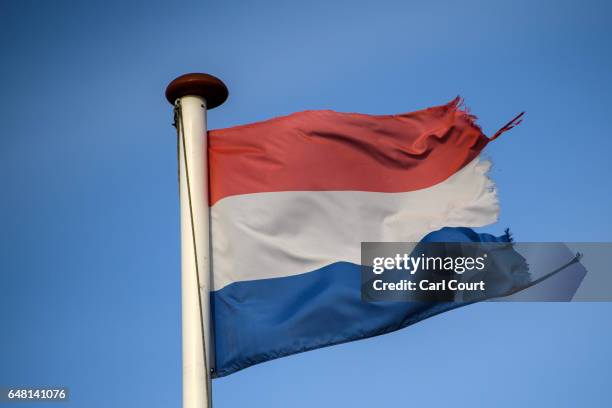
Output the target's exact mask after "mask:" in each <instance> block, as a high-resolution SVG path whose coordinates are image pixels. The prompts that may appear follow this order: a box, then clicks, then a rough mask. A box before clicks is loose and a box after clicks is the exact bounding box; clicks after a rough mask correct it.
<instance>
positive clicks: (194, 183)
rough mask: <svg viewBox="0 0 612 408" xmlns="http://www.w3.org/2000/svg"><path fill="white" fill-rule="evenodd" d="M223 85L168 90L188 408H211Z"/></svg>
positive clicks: (201, 80)
mask: <svg viewBox="0 0 612 408" xmlns="http://www.w3.org/2000/svg"><path fill="white" fill-rule="evenodd" d="M227 95H228V91H227V88H226V87H225V85H224V84H223V82H221V81H220V80H219V79H217V78H215V77H213V76H211V75H206V74H187V75H183V76H180V77H178V78H176V79H175V80H174V81H172V82H171V83H170V85H168V88H167V89H166V97H167V99H168V101H169V102H170V103H172V104H173V105H174V106H175V126H176V127H177V134H178V162H179V192H180V212H181V296H182V332H183V408H204V407H211V406H212V383H211V377H210V374H211V371H212V369H213V368H214V353H213V351H214V347H213V343H212V342H213V335H212V328H211V315H210V290H211V287H212V279H211V270H210V249H209V248H210V211H209V205H208V160H207V158H208V156H207V133H206V110H207V108H208V109H212V108H215V107H216V106H219V105H220V104H222V103H223V102H224V101H225V99H227Z"/></svg>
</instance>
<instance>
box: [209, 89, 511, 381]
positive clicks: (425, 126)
mask: <svg viewBox="0 0 612 408" xmlns="http://www.w3.org/2000/svg"><path fill="white" fill-rule="evenodd" d="M519 118H520V115H519V117H517V118H515V119H514V120H513V121H511V122H510V123H508V124H507V125H506V126H504V127H503V128H502V129H501V130H500V131H499V132H497V133H496V134H495V135H494V136H493V137H491V138H488V137H486V136H485V135H484V134H483V132H482V131H481V129H480V128H479V127H478V125H477V124H476V123H475V117H474V116H472V115H470V114H469V113H468V112H467V111H466V110H464V109H462V107H461V102H460V100H459V98H457V99H455V100H453V101H452V102H450V103H448V104H445V105H442V106H437V107H433V108H429V109H424V110H420V111H417V112H412V113H406V114H399V115H385V116H374V115H363V114H354V113H338V112H333V111H306V112H300V113H295V114H292V115H289V116H285V117H280V118H275V119H272V120H269V121H264V122H259V123H255V124H250V125H244V126H237V127H233V128H229V129H221V130H215V131H211V132H209V147H208V160H209V174H210V176H209V177H210V198H209V204H210V213H211V247H212V248H211V249H212V271H213V276H212V288H213V290H212V292H211V306H212V320H213V325H214V330H213V332H214V349H215V353H214V354H215V355H214V372H213V376H215V377H220V376H224V375H227V374H230V373H232V372H235V371H237V370H240V369H243V368H245V367H248V366H250V365H253V364H256V363H259V362H263V361H266V360H270V359H273V358H277V357H282V356H286V355H289V354H294V353H298V352H302V351H306V350H312V349H315V348H319V347H324V346H328V345H333V344H338V343H343V342H347V341H351V340H357V339H362V338H366V337H371V336H375V335H379V334H383V333H387V332H390V331H393V330H397V329H400V328H402V327H405V326H407V325H410V324H412V323H414V322H417V321H419V320H422V319H424V318H427V317H429V316H432V315H434V314H437V313H440V312H442V311H445V310H448V309H450V308H452V307H454V306H452V305H449V304H443V303H439V304H428V303H422V304H418V303H410V302H382V303H366V302H362V301H361V293H360V248H361V245H360V244H361V242H366V241H370V242H386V241H399V242H419V241H421V240H423V239H424V238H425V237H427V238H426V239H427V240H438V241H445V240H447V241H457V240H467V241H480V240H485V241H491V240H493V241H495V240H501V241H503V240H505V239H507V237H501V238H499V239H498V238H495V237H492V236H490V235H486V234H476V233H474V232H473V231H471V230H470V229H469V228H471V227H481V226H485V225H488V224H491V223H494V222H495V221H496V220H497V217H498V212H499V204H498V200H497V196H496V192H495V186H494V184H493V182H492V181H491V180H490V179H489V178H488V176H487V172H488V170H489V167H490V164H489V163H488V162H487V161H484V160H482V159H481V158H480V157H479V155H480V153H481V151H482V150H483V149H484V148H485V147H486V146H487V144H488V143H489V142H490V141H491V140H493V139H494V138H496V137H497V136H499V135H500V134H501V133H502V132H504V131H506V130H508V129H510V128H512V127H513V126H515V125H516V124H518V122H520V120H519ZM449 227H450V228H449ZM432 234H433V235H432Z"/></svg>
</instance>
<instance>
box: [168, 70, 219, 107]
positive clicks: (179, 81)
mask: <svg viewBox="0 0 612 408" xmlns="http://www.w3.org/2000/svg"><path fill="white" fill-rule="evenodd" d="M187 95H195V96H201V97H202V98H204V100H206V108H207V109H213V108H216V107H217V106H219V105H221V104H222V103H223V102H225V100H226V99H227V96H228V95H229V91H228V90H227V87H226V86H225V84H224V83H223V81H221V80H220V79H219V78H217V77H215V76H212V75H209V74H200V73H192V74H185V75H181V76H180V77H178V78H176V79H175V80H174V81H172V82H170V84H169V85H168V87H167V88H166V99H168V102H170V104H171V105H174V102H175V101H176V100H177V99H178V98H181V97H183V96H187Z"/></svg>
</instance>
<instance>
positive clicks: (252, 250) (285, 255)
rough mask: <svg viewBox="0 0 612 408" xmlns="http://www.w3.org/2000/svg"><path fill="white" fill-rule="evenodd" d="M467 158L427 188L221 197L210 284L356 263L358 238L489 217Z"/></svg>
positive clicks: (481, 171)
mask: <svg viewBox="0 0 612 408" xmlns="http://www.w3.org/2000/svg"><path fill="white" fill-rule="evenodd" d="M489 167H490V163H489V162H488V161H479V159H478V158H477V159H475V160H474V161H472V162H471V163H470V164H468V165H467V166H465V167H464V168H463V169H461V170H460V171H459V172H457V173H455V174H454V175H452V176H451V177H450V178H448V179H447V180H445V181H443V182H441V183H439V184H436V185H435V186H432V187H429V188H426V189H422V190H417V191H411V192H405V193H372V192H363V191H286V192H272V193H254V194H244V195H237V196H230V197H226V198H224V199H223V200H220V201H218V202H217V203H216V204H215V205H214V206H213V207H212V209H211V217H212V249H213V261H212V262H213V280H214V282H213V287H214V290H219V289H221V288H223V287H224V286H226V285H229V284H230V283H233V282H239V281H245V280H254V279H265V278H276V277H283V276H291V275H297V274H301V273H305V272H309V271H313V270H316V269H319V268H321V267H324V266H326V265H329V264H331V263H334V262H338V261H348V262H353V263H357V264H359V263H360V258H361V242H362V241H363V242H366V241H369V242H385V241H400V242H418V241H420V240H421V238H423V237H424V236H425V235H427V234H428V233H429V232H432V231H436V230H438V229H440V228H442V227H445V226H448V227H459V226H462V227H479V226H483V225H487V224H490V223H493V222H495V221H496V220H497V215H498V213H499V204H498V201H497V196H496V193H495V189H494V185H493V182H492V181H491V180H490V179H489V178H488V177H487V175H486V173H487V171H488V169H489Z"/></svg>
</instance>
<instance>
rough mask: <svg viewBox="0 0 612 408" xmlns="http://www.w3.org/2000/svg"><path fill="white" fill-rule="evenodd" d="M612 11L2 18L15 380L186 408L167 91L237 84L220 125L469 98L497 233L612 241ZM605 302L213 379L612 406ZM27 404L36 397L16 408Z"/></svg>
mask: <svg viewBox="0 0 612 408" xmlns="http://www.w3.org/2000/svg"><path fill="white" fill-rule="evenodd" d="M611 12H612V6H611V5H610V3H609V2H607V1H581V2H577V1H537V2H533V1H526V0H518V1H503V2H502V1H472V0H466V1H462V2H453V1H428V2H414V1H368V2H362V1H353V2H338V1H309V2H304V1H301V2H282V3H281V2H269V1H268V2H239V1H234V2H215V3H212V2H206V1H199V2H190V1H172V2H170V1H166V2H161V1H147V2H144V1H142V2H140V1H128V2H126V1H114V0H113V1H111V0H106V1H88V2H76V1H74V2H68V1H54V2H47V1H42V0H40V1H29V0H21V1H4V2H2V5H0V47H1V48H0V49H1V51H2V62H1V63H0V89H1V90H2V93H1V95H2V97H1V98H0V105H1V106H0V119H1V123H2V125H1V128H0V129H1V131H0V181H1V185H2V194H0V214H1V215H0V226H1V227H2V232H1V233H0V323H1V325H2V326H1V329H0V344H1V345H2V347H0V386H1V385H46V384H49V385H65V386H68V387H69V388H70V389H71V390H72V402H71V404H70V406H73V407H88V408H97V407H109V406H123V407H131V406H147V407H168V406H179V404H180V398H181V387H180V384H181V383H180V377H181V363H180V280H179V277H180V270H179V265H180V262H179V261H180V260H179V225H178V197H177V184H176V181H177V180H176V146H175V135H174V129H173V128H172V127H171V126H170V124H171V121H172V117H171V116H172V115H171V108H170V106H169V105H168V104H167V102H166V101H165V99H164V97H163V91H164V88H165V86H166V85H167V83H168V82H169V81H170V80H171V79H173V78H174V77H176V76H177V75H179V74H182V73H185V72H191V71H204V72H209V73H212V74H215V75H217V76H219V77H220V78H222V79H223V80H224V81H225V82H226V84H227V85H228V87H229V89H230V99H229V100H228V102H227V103H226V104H224V105H223V106H222V107H220V108H218V109H216V110H214V111H211V112H210V114H209V125H210V127H211V128H217V127H226V126H231V125H235V124H241V123H247V122H252V121H256V120H260V119H265V118H269V117H272V116H278V115H282V114H287V113H290V112H293V111H297V110H303V109H327V108H329V109H335V110H339V111H356V112H363V113H381V114H382V113H397V112H404V111H410V110H414V109H418V108H422V107H426V106H429V105H435V104H441V103H444V102H447V101H449V100H450V99H452V98H453V97H455V96H456V95H457V94H460V95H462V96H464V97H465V99H466V103H467V104H468V106H469V107H470V108H471V109H472V111H473V112H474V113H475V114H477V115H478V116H479V117H480V123H481V124H482V126H483V128H484V129H485V131H487V132H488V133H489V134H492V133H493V132H494V131H495V130H497V128H499V127H500V126H501V125H503V124H504V123H505V122H506V121H507V120H509V119H510V118H512V117H513V116H514V115H515V114H516V113H518V112H520V111H522V110H526V111H527V117H526V119H525V121H524V123H523V124H522V125H521V126H519V127H518V128H516V129H514V130H512V131H511V132H509V133H507V134H504V135H503V137H501V138H500V139H498V140H497V141H496V142H495V143H493V144H491V145H490V146H489V147H487V152H486V154H487V156H489V157H490V158H491V159H492V160H493V161H494V166H495V167H494V169H493V171H492V176H493V177H494V179H495V181H496V182H497V184H498V187H499V192H500V199H501V203H502V215H501V219H500V223H499V224H498V225H495V226H491V227H488V228H486V229H485V230H486V231H489V232H501V231H502V230H503V228H505V227H506V226H510V227H511V229H512V230H513V232H514V235H515V238H516V239H517V240H520V241H530V240H532V241H612V232H611V229H610V227H611V226H612V225H611V224H612V220H611V215H610V207H611V205H610V204H611V203H612V183H610V180H609V176H610V174H611V170H612V164H611V163H612V161H611V160H610V151H611V148H612V138H611V137H610V134H609V133H610V126H609V121H610V118H611V117H612V104H611V103H610V102H609V98H610V95H611V94H612V81H611V80H610V72H612V48H611V47H610V39H611V38H612V28H611V26H610V24H609V21H610V17H611ZM611 313H612V305H611V304H607V303H582V304H578V303H571V304H543V303H540V304H511V303H508V304H479V305H474V306H470V307H466V308H463V309H460V310H456V311H453V312H450V313H446V314H443V315H441V316H438V317H435V318H433V319H429V320H427V321H425V322H422V323H419V324H417V325H415V326H412V327H409V328H407V329H405V330H403V331H400V332H396V333H393V334H389V335H386V336H382V337H378V338H375V339H370V340H365V341H360V342H355V343H350V344H346V345H342V346H336V347H331V348H327V349H322V350H318V351H313V352H309V353H305V354H301V355H298V356H294V357H288V358H284V359H280V360H276V361H273V362H269V363H265V364H262V365H259V366H255V367H252V368H249V369H247V370H244V371H242V372H239V373H237V374H234V375H231V376H229V377H227V378H223V379H219V380H215V382H214V401H215V404H216V406H218V407H230V406H231V407H233V406H249V407H286V406H292V407H311V406H313V404H315V405H316V406H320V407H328V406H329V407H337V406H347V405H350V406H353V407H367V406H372V405H373V404H376V405H377V406H390V407H393V406H428V407H429V406H432V407H437V406H440V407H442V406H448V405H449V404H452V405H455V406H464V405H465V406H468V405H469V406H472V407H474V406H476V407H478V406H482V407H489V406H499V407H516V406H522V405H529V406H551V407H556V408H558V407H574V406H577V405H581V406H589V407H598V406H601V407H604V406H610V404H611V402H612V395H611V394H610V388H609V383H610V379H611V378H612V368H611V367H612V353H611V351H610V344H612V325H610V314H611ZM23 406H24V407H27V406H28V405H27V404H24V405H23Z"/></svg>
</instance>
